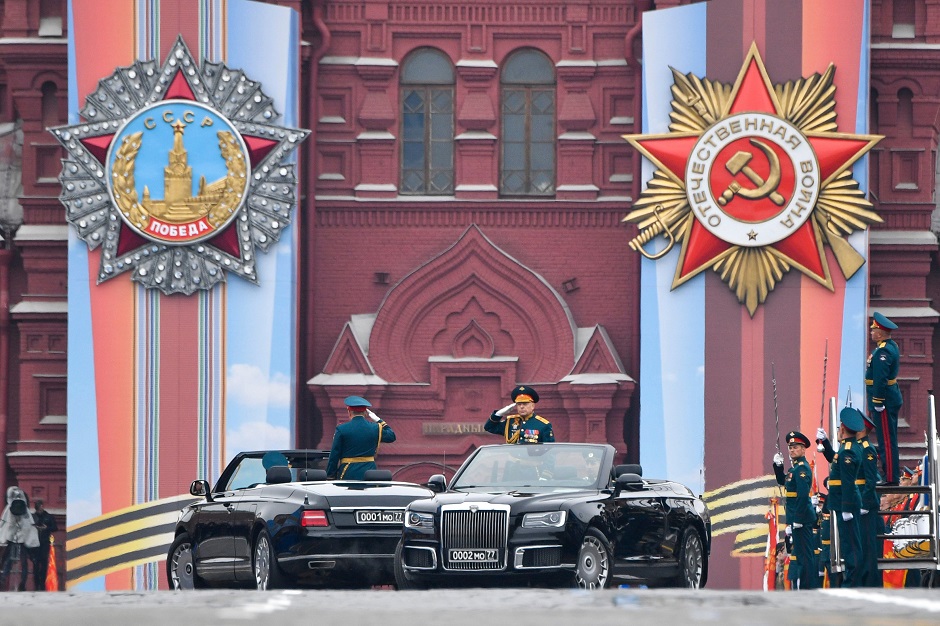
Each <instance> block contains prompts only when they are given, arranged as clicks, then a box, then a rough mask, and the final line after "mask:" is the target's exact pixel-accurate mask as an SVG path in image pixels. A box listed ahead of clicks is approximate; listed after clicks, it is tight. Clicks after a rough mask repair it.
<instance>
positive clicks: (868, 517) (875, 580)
mask: <svg viewBox="0 0 940 626" xmlns="http://www.w3.org/2000/svg"><path fill="white" fill-rule="evenodd" d="M862 417H863V418H864V424H865V428H864V429H863V430H862V431H861V432H859V433H858V439H857V441H858V445H860V446H861V447H862V471H860V472H859V476H858V479H856V481H855V482H856V483H857V484H858V489H859V491H860V492H861V495H862V508H861V511H860V512H861V517H860V518H859V522H858V529H859V533H860V535H861V539H862V559H861V563H860V564H859V578H858V586H859V587H883V586H884V585H883V583H882V578H881V572H880V571H879V570H878V559H879V558H880V557H881V556H882V553H883V549H882V548H883V543H882V540H880V539H878V535H879V534H882V533H884V521H883V520H882V518H881V515H879V513H878V510H879V509H880V508H881V499H880V498H879V497H878V491H877V489H876V485H877V484H878V483H879V482H880V481H881V474H880V473H879V472H878V453H877V451H876V450H875V446H874V445H872V443H871V442H870V441H869V440H868V435H869V433H871V431H873V430H874V429H875V420H874V418H873V417H872V416H871V415H870V414H869V415H865V414H862Z"/></svg>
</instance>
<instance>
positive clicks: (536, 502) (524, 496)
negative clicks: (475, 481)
mask: <svg viewBox="0 0 940 626" xmlns="http://www.w3.org/2000/svg"><path fill="white" fill-rule="evenodd" d="M605 497H607V496H606V495H605V494H602V493H599V492H598V491H596V490H577V491H553V492H542V493H539V492H537V491H535V490H523V489H520V490H519V491H511V492H499V493H495V492H494V493H487V492H477V491H470V492H463V491H448V492H447V493H439V494H437V495H436V496H434V498H432V499H430V500H426V501H423V502H415V503H413V504H412V506H411V509H412V510H421V511H436V510H438V509H439V508H440V507H441V506H442V505H448V504H472V503H489V504H502V505H508V506H509V507H510V510H513V509H522V508H525V509H528V508H530V507H536V508H539V509H542V510H554V509H558V508H560V507H561V506H562V505H563V504H571V503H572V502H573V501H587V500H591V499H598V498H605Z"/></svg>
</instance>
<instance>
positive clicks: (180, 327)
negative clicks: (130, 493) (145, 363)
mask: <svg viewBox="0 0 940 626" xmlns="http://www.w3.org/2000/svg"><path fill="white" fill-rule="evenodd" d="M200 297H201V296H200V295H198V294H194V295H192V296H182V295H172V296H165V295H161V296H160V339H159V350H160V389H159V390H158V393H159V397H160V405H159V406H160V412H159V420H160V437H159V440H158V444H159V455H160V456H159V458H160V466H159V468H155V469H156V470H157V471H159V476H160V483H159V485H160V493H159V494H158V497H161V498H163V497H168V496H171V495H176V494H178V493H180V490H181V489H182V490H183V492H184V493H185V486H186V485H189V483H190V482H191V481H192V479H193V477H194V476H196V472H197V469H198V468H197V465H196V462H197V455H198V446H197V444H198V436H197V435H198V433H197V432H196V424H197V422H198V416H199V402H200V398H199V378H200V375H201V374H200V369H199V342H200V341H201V339H200V336H199V317H198V313H199V306H198V305H199V299H200Z"/></svg>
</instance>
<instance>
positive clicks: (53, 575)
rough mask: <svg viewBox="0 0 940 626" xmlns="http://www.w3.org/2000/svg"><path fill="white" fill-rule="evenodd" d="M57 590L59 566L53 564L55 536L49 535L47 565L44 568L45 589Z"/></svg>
mask: <svg viewBox="0 0 940 626" xmlns="http://www.w3.org/2000/svg"><path fill="white" fill-rule="evenodd" d="M58 590H59V568H58V567H56V564H55V537H49V567H48V569H46V591H58Z"/></svg>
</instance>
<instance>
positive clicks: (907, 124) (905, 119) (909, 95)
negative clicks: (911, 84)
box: [898, 87, 914, 137]
mask: <svg viewBox="0 0 940 626" xmlns="http://www.w3.org/2000/svg"><path fill="white" fill-rule="evenodd" d="M913 134H914V93H913V92H912V91H911V90H910V89H908V88H907V87H904V88H903V89H900V90H898V136H900V137H911V136H912V135H913Z"/></svg>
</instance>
